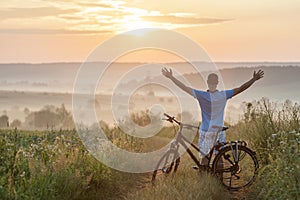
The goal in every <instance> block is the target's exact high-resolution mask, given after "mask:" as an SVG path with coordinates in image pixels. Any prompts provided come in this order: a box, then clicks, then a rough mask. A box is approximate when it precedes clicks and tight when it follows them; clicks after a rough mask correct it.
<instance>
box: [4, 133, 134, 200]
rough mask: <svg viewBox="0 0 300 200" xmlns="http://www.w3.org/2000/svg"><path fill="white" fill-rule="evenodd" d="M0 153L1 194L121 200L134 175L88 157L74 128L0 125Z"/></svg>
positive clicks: (22, 196) (28, 197) (131, 187)
mask: <svg viewBox="0 0 300 200" xmlns="http://www.w3.org/2000/svg"><path fill="white" fill-rule="evenodd" d="M125 142H126V141H125ZM0 152H1V154H0V155H1V156H0V199H116V198H118V199H121V198H124V196H126V194H127V193H128V192H129V191H131V190H132V189H133V188H134V186H135V185H136V184H137V183H138V180H139V176H138V175H136V176H132V175H131V174H127V173H121V172H118V171H115V170H112V169H110V168H109V167H107V166H105V165H104V164H102V163H100V162H99V161H98V160H96V159H95V158H93V157H92V156H90V154H89V153H88V152H87V151H86V150H85V148H84V146H83V145H82V144H81V141H80V139H79V138H78V136H77V134H76V132H75V131H40V132H28V131H19V130H6V131H4V130H1V131H0Z"/></svg>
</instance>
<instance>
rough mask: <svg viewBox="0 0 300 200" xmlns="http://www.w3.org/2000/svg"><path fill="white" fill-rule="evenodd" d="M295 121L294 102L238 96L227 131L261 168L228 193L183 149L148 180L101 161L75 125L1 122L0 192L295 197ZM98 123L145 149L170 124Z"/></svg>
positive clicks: (169, 134)
mask: <svg viewBox="0 0 300 200" xmlns="http://www.w3.org/2000/svg"><path fill="white" fill-rule="evenodd" d="M299 122H300V106H299V104H297V103H292V102H290V101H286V102H284V103H282V104H279V103H274V102H270V101H269V100H268V99H262V100H259V101H254V102H251V103H246V104H245V113H244V118H243V119H242V120H240V122H239V123H237V124H236V125H234V126H232V127H231V128H230V129H229V130H228V131H227V135H228V139H229V140H236V139H240V138H242V139H244V140H246V141H247V142H248V144H249V146H250V148H251V149H254V150H255V151H256V152H257V155H258V157H259V162H260V163H259V164H260V169H259V176H258V178H257V180H256V182H255V183H254V184H253V186H251V188H248V189H247V190H244V191H242V192H239V193H234V194H230V193H229V192H228V191H227V190H225V189H224V187H223V186H221V185H220V183H219V181H218V180H217V179H216V178H215V177H214V176H212V175H211V174H207V173H199V172H198V171H194V170H193V169H191V166H192V165H193V163H192V161H191V160H190V159H189V158H188V156H187V154H185V155H184V156H183V157H182V162H181V164H180V166H179V169H178V172H177V173H176V174H175V175H169V176H168V177H166V178H162V179H159V180H158V181H156V183H155V185H152V184H150V183H149V182H150V178H149V176H151V173H148V174H129V173H123V172H119V171H115V170H113V169H111V168H109V167H107V166H105V165H104V164H102V163H100V162H99V161H98V160H96V159H95V158H94V157H92V156H91V155H90V154H89V153H88V152H87V151H86V149H85V148H84V146H83V144H82V143H81V140H80V139H79V138H78V135H77V133H76V131H75V130H57V131H22V130H17V129H15V130H0V152H1V154H0V199H300V190H299V188H300V187H299V181H300V173H299V172H300V133H299V128H300V123H299ZM102 125H103V126H104V129H106V130H105V132H106V133H108V134H107V137H108V138H109V139H110V140H111V141H112V142H113V143H114V144H115V145H117V146H119V147H120V148H123V149H126V150H129V151H134V152H148V151H152V150H154V149H157V148H160V147H162V146H164V145H166V144H167V143H169V142H170V140H171V139H172V138H173V137H174V134H173V131H172V130H173V127H165V128H163V129H162V131H161V132H160V133H159V134H157V135H156V136H155V137H153V138H152V139H137V138H134V137H132V136H128V135H126V134H124V133H123V132H122V131H121V130H120V129H119V128H117V127H108V126H105V124H102ZM195 140H197V139H195Z"/></svg>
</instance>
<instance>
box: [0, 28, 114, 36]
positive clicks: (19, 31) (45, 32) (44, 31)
mask: <svg viewBox="0 0 300 200" xmlns="http://www.w3.org/2000/svg"><path fill="white" fill-rule="evenodd" d="M103 33H110V31H99V30H66V29H0V34H17V35H18V34H22V35H23V34H25V35H26V34H30V35H65V34H73V35H74V34H78V35H80V34H85V35H86V34H103Z"/></svg>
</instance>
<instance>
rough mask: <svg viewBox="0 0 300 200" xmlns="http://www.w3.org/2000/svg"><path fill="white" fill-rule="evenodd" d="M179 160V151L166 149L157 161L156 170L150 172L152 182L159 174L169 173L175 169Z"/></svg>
mask: <svg viewBox="0 0 300 200" xmlns="http://www.w3.org/2000/svg"><path fill="white" fill-rule="evenodd" d="M179 162H180V157H179V153H178V152H177V151H176V150H168V151H167V152H166V153H165V154H164V155H163V156H162V157H161V158H160V159H159V161H158V163H157V165H156V170H154V172H153V174H152V182H154V180H155V179H157V177H158V176H160V175H167V174H170V173H171V172H172V171H173V173H175V172H176V171H177V168H178V165H179Z"/></svg>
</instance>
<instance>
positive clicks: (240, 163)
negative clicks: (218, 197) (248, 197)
mask: <svg viewBox="0 0 300 200" xmlns="http://www.w3.org/2000/svg"><path fill="white" fill-rule="evenodd" d="M258 167H259V165H258V160H257V158H256V156H255V153H254V152H253V151H252V150H251V149H249V148H248V147H246V146H241V145H238V146H237V147H236V146H235V145H233V146H232V147H231V146H226V147H224V148H223V149H221V150H220V152H219V153H218V154H217V155H216V157H215V158H214V161H213V165H212V169H213V172H214V174H215V175H217V177H218V178H219V179H220V180H221V182H222V184H223V185H224V186H225V187H226V188H227V189H229V190H234V191H236V190H239V189H242V188H245V187H247V186H249V185H251V184H252V183H253V182H254V181H255V178H256V176H257V173H258Z"/></svg>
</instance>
